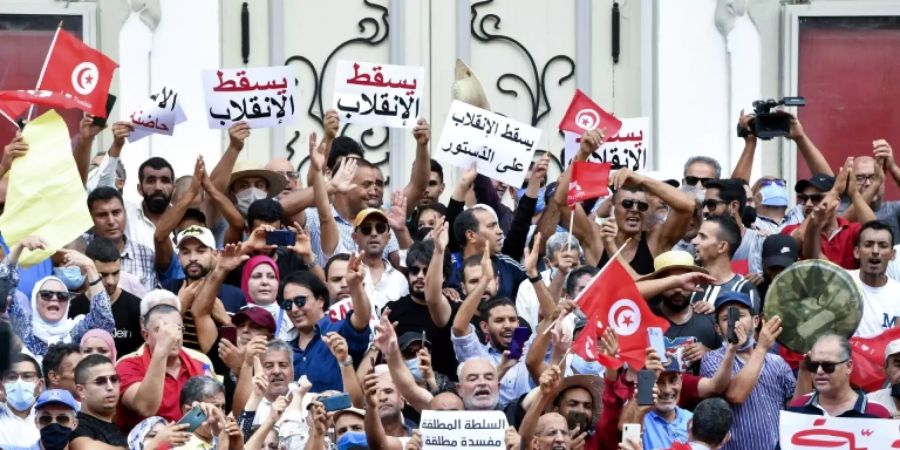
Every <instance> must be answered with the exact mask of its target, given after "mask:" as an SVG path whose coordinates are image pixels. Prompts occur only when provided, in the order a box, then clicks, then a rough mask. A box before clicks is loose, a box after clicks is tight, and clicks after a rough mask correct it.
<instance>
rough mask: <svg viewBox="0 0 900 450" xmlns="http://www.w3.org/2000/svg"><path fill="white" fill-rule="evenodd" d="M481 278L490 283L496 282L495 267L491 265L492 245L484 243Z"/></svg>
mask: <svg viewBox="0 0 900 450" xmlns="http://www.w3.org/2000/svg"><path fill="white" fill-rule="evenodd" d="M481 276H482V277H484V278H485V279H487V280H488V282H489V283H490V282H491V281H494V278H495V277H494V265H493V264H492V263H491V244H489V243H488V241H487V239H485V241H484V253H483V254H482V255H481Z"/></svg>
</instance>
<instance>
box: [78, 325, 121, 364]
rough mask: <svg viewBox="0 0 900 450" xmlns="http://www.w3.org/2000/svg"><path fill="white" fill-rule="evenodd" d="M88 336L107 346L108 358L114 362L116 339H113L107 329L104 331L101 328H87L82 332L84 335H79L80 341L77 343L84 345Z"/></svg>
mask: <svg viewBox="0 0 900 450" xmlns="http://www.w3.org/2000/svg"><path fill="white" fill-rule="evenodd" d="M90 338H97V339H100V340H101V341H103V343H104V344H106V346H107V347H109V359H111V360H112V362H113V364H115V363H116V341H115V340H113V337H112V335H111V334H109V331H106V330H104V329H102V328H94V329H92V330H88V332H87V333H84V336H82V337H81V342H80V343H79V345H84V343H85V342H86V341H87V340H88V339H90Z"/></svg>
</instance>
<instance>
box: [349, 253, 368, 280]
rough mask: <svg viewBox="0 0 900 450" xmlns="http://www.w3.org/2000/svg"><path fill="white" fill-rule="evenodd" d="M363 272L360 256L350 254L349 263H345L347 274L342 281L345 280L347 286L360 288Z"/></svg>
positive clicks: (363, 276)
mask: <svg viewBox="0 0 900 450" xmlns="http://www.w3.org/2000/svg"><path fill="white" fill-rule="evenodd" d="M365 275H366V274H365V271H364V268H363V265H362V256H360V254H359V253H351V254H350V261H348V262H347V274H346V275H344V279H345V280H347V286H356V287H360V288H361V287H362V284H363V279H364V278H365Z"/></svg>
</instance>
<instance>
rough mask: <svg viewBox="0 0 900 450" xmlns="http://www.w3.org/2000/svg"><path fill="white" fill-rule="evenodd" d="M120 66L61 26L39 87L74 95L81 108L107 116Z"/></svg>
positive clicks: (42, 71)
mask: <svg viewBox="0 0 900 450" xmlns="http://www.w3.org/2000/svg"><path fill="white" fill-rule="evenodd" d="M117 67H119V65H118V64H116V63H115V61H113V60H111V59H109V58H108V57H107V56H106V55H104V54H103V53H100V52H98V51H97V50H94V49H92V48H90V47H88V46H87V45H85V43H84V42H81V40H80V39H78V38H77V37H75V36H73V35H72V34H70V33H68V32H66V31H65V30H63V29H62V28H57V30H56V36H54V37H53V42H52V43H51V44H50V51H49V52H48V53H47V60H46V61H44V68H43V70H41V76H40V78H38V84H37V89H38V90H46V91H53V92H59V93H62V94H64V95H66V96H68V97H70V98H72V100H74V101H75V104H77V105H78V109H81V110H83V111H86V112H87V113H88V114H91V115H94V116H97V117H106V97H107V96H108V95H109V85H110V83H111V82H112V77H113V72H114V71H115V70H116V68H117Z"/></svg>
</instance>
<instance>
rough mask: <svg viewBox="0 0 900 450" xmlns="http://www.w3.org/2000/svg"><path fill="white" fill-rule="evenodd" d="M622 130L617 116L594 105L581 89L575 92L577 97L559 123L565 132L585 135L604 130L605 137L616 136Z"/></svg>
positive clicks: (573, 99)
mask: <svg viewBox="0 0 900 450" xmlns="http://www.w3.org/2000/svg"><path fill="white" fill-rule="evenodd" d="M620 128H622V121H621V120H619V119H617V118H616V116H614V115H612V114H610V113H608V112H606V111H604V110H603V108H601V107H600V105H598V104H596V103H594V101H593V100H591V98H590V97H588V96H587V95H585V93H584V92H581V89H576V90H575V97H573V98H572V103H569V108H568V109H567V110H566V114H565V115H564V116H563V118H562V120H561V121H560V122H559V129H560V130H563V131H571V132H574V133H578V134H579V135H581V134H584V133H586V132H588V131H591V130H598V129H599V130H604V129H605V131H604V132H603V134H604V135H606V136H615V135H616V133H618V132H619V129H620Z"/></svg>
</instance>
